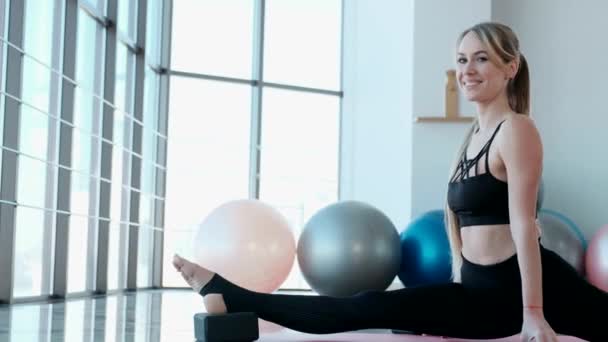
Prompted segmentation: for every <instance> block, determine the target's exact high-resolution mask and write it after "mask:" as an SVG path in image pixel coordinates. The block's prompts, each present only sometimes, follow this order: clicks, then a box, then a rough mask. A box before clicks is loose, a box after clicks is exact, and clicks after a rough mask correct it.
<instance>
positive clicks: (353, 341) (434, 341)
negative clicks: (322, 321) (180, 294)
mask: <svg viewBox="0 0 608 342" xmlns="http://www.w3.org/2000/svg"><path fill="white" fill-rule="evenodd" d="M558 339H559V341H560V342H581V341H583V340H581V339H579V338H576V337H571V336H559V338H558ZM258 341H260V342H337V341H341V342H375V341H378V342H478V341H492V342H520V341H521V339H520V337H519V335H514V336H510V337H505V338H499V339H492V340H470V339H459V338H449V337H439V336H418V335H406V334H392V333H388V332H387V333H380V332H379V333H376V332H348V333H340V334H327V335H314V334H304V333H301V332H297V331H293V330H289V329H286V328H283V327H280V326H278V325H276V324H273V323H268V322H264V321H262V320H260V338H259V339H258Z"/></svg>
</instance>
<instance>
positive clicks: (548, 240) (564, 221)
mask: <svg viewBox="0 0 608 342" xmlns="http://www.w3.org/2000/svg"><path fill="white" fill-rule="evenodd" d="M538 220H539V223H540V226H541V229H542V235H541V239H540V242H541V244H542V245H543V246H544V247H545V248H547V249H549V250H551V251H553V252H555V253H557V254H558V255H559V256H561V257H562V258H563V259H564V260H566V261H567V262H568V263H569V264H570V265H571V266H572V267H574V268H575V269H576V271H577V272H578V273H579V274H581V275H583V274H584V271H585V250H586V242H585V238H584V236H583V235H582V233H581V232H580V230H579V229H578V227H576V225H574V223H573V222H572V221H571V220H570V219H568V218H567V217H565V216H564V215H562V214H560V213H558V212H555V211H553V210H548V209H542V210H541V211H540V213H539V214H538Z"/></svg>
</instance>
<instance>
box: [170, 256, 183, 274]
mask: <svg viewBox="0 0 608 342" xmlns="http://www.w3.org/2000/svg"><path fill="white" fill-rule="evenodd" d="M172 263H173V267H175V269H176V270H178V271H181V269H182V267H184V259H183V258H181V257H180V256H179V255H177V254H175V255H174V256H173V261H172Z"/></svg>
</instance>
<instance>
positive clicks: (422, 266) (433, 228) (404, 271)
mask: <svg viewBox="0 0 608 342" xmlns="http://www.w3.org/2000/svg"><path fill="white" fill-rule="evenodd" d="M400 240H401V266H400V269H399V273H398V277H399V280H401V282H402V283H403V285H404V286H406V287H411V286H418V285H430V284H441V283H448V282H450V281H451V277H452V267H451V252H450V243H449V240H448V236H447V232H446V230H445V223H444V212H443V210H433V211H429V212H427V213H425V214H423V215H421V216H419V217H418V218H416V219H415V220H414V221H412V222H411V223H410V224H409V225H408V226H407V227H406V229H405V230H403V231H402V232H401V234H400Z"/></svg>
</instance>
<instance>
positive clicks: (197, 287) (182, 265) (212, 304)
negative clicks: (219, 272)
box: [173, 254, 227, 314]
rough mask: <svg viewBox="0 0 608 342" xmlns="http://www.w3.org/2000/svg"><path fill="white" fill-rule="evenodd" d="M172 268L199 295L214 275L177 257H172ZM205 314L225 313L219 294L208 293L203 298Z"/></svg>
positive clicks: (222, 299) (224, 305)
mask: <svg viewBox="0 0 608 342" xmlns="http://www.w3.org/2000/svg"><path fill="white" fill-rule="evenodd" d="M173 267H175V269H176V270H177V271H178V272H180V273H181V274H182V278H184V280H185V281H186V283H188V285H190V287H191V288H192V289H193V290H194V291H196V292H197V293H199V292H200V291H201V289H202V288H203V287H204V286H205V285H207V283H208V282H209V281H210V280H211V278H212V277H213V275H214V274H215V273H213V272H211V271H209V270H207V269H205V268H203V267H201V266H199V265H197V264H195V263H193V262H191V261H188V260H187V259H184V258H182V257H180V256H179V255H177V254H176V255H174V256H173ZM203 301H204V303H205V308H206V309H207V312H209V313H212V314H221V313H226V311H227V310H226V304H225V303H224V298H223V297H222V295H221V294H213V293H210V294H208V295H206V296H204V297H203Z"/></svg>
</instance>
